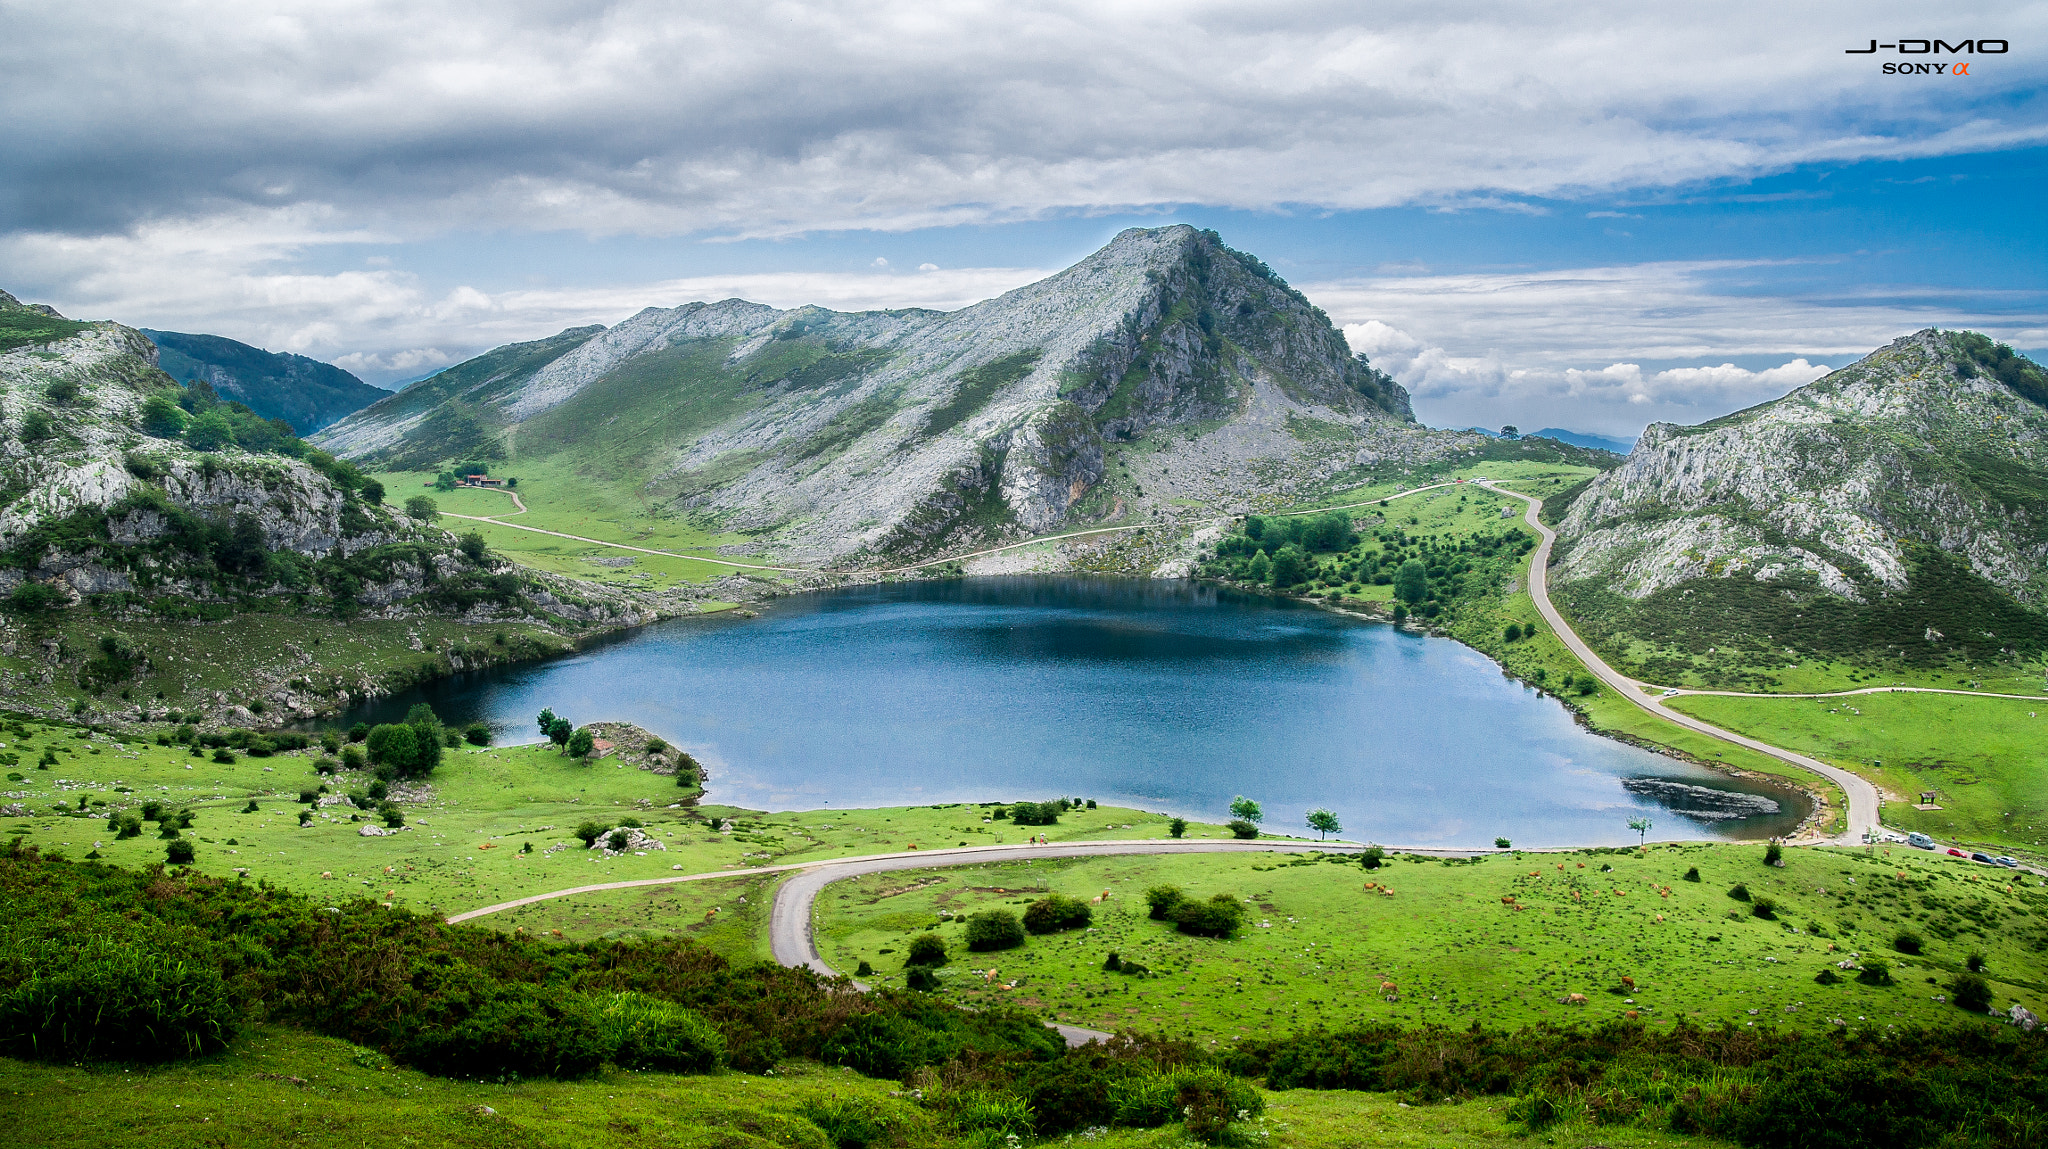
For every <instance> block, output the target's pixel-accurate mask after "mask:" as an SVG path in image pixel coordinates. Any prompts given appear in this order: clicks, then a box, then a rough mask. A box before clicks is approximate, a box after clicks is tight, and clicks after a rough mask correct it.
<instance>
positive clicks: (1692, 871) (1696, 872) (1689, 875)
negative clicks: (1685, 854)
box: [1685, 866, 1700, 882]
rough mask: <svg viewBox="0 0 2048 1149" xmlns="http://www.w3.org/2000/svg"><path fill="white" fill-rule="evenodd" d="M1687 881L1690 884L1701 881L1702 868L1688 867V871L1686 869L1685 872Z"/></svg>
mask: <svg viewBox="0 0 2048 1149" xmlns="http://www.w3.org/2000/svg"><path fill="white" fill-rule="evenodd" d="M1685 880H1686V881H1688V882H1697V881H1699V880H1700V868H1699V867H1698V866H1690V867H1687V869H1686V871H1685Z"/></svg>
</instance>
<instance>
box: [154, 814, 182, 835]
mask: <svg viewBox="0 0 2048 1149" xmlns="http://www.w3.org/2000/svg"><path fill="white" fill-rule="evenodd" d="M156 836H157V837H159V838H162V839H164V840H165V841H169V840H171V839H173V838H176V837H177V836H178V823H177V821H176V820H175V819H171V818H165V819H164V820H163V821H161V822H158V823H157V830H156Z"/></svg>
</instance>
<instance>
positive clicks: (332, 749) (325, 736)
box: [320, 730, 341, 754]
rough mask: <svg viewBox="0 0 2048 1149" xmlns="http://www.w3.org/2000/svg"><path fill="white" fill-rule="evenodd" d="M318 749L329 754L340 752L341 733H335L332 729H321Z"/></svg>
mask: <svg viewBox="0 0 2048 1149" xmlns="http://www.w3.org/2000/svg"><path fill="white" fill-rule="evenodd" d="M320 749H322V750H324V751H326V752H327V753H329V754H339V753H341V735H339V734H336V733H335V732H334V731H332V730H323V731H321V732H320Z"/></svg>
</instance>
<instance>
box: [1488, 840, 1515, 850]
mask: <svg viewBox="0 0 2048 1149" xmlns="http://www.w3.org/2000/svg"><path fill="white" fill-rule="evenodd" d="M1493 848H1494V849H1496V850H1512V849H1514V848H1515V844H1514V843H1513V842H1511V841H1509V840H1507V839H1506V838H1495V839H1494V840H1493Z"/></svg>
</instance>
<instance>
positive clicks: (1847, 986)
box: [815, 844, 2048, 1042]
mask: <svg viewBox="0 0 2048 1149" xmlns="http://www.w3.org/2000/svg"><path fill="white" fill-rule="evenodd" d="M1785 857H1786V863H1787V864H1786V865H1785V866H1784V867H1783V868H1778V867H1772V866H1768V865H1766V864H1764V850H1763V848H1762V847H1761V846H1754V845H1703V844H1701V845H1663V846H1654V847H1651V848H1650V849H1649V850H1647V851H1644V852H1638V851H1634V850H1615V851H1597V850H1596V851H1578V852H1573V853H1558V854H1539V853H1530V854H1513V855H1500V856H1493V857H1488V858H1485V859H1482V860H1478V861H1473V862H1446V861H1437V860H1423V859H1420V858H1417V857H1414V856H1406V857H1400V858H1395V859H1390V860H1389V861H1388V862H1387V863H1386V864H1385V865H1382V866H1381V867H1380V868H1379V869H1377V870H1370V871H1368V870H1366V869H1365V868H1364V867H1363V866H1362V865H1360V864H1359V863H1358V862H1357V861H1356V860H1353V859H1349V858H1345V857H1343V856H1340V855H1335V854H1329V855H1299V856H1291V857H1283V856H1276V855H1264V856H1261V855H1240V854H1221V855H1190V856H1178V857H1118V858H1099V859H1046V860H1041V861H1035V862H1029V863H1006V864H991V865H987V866H974V867H949V868H945V869H932V870H925V871H899V872H896V873H890V874H878V875H873V876H870V877H865V878H860V879H855V880H849V881H847V882H844V883H840V884H836V885H834V886H831V887H829V888H828V889H827V890H826V891H825V892H824V894H822V895H821V896H820V898H819V901H818V911H817V917H816V919H815V931H816V936H817V939H818V945H819V949H820V952H821V953H822V955H823V956H824V958H825V960H826V962H827V963H828V964H830V965H831V966H833V967H834V968H835V969H838V970H841V971H845V972H852V971H854V970H855V969H857V968H858V965H859V963H860V962H861V961H867V962H868V963H869V964H870V966H871V968H872V969H873V970H874V971H875V976H874V977H872V978H869V979H867V980H870V981H873V982H876V983H879V984H883V985H900V984H902V978H903V970H904V964H903V963H904V955H905V953H906V949H907V946H908V943H909V941H910V939H911V938H912V937H913V936H916V935H917V934H919V933H921V932H924V931H926V930H935V931H936V932H937V933H938V935H939V936H940V937H942V938H944V939H945V941H946V943H947V950H948V954H949V957H950V959H951V960H950V962H949V964H947V965H946V966H945V967H944V968H943V969H941V970H940V979H941V984H942V989H941V990H940V991H939V992H941V993H943V994H944V995H945V996H946V997H947V998H949V999H951V1000H954V1001H958V1002H961V1003H967V1004H972V1003H987V1002H993V1001H997V1000H1001V1001H1007V1002H1010V1003H1013V1004H1017V1005H1021V1006H1023V1007H1025V1008H1028V1009H1031V1010H1034V1011H1036V1012H1039V1013H1040V1014H1042V1015H1043V1016H1045V1017H1046V1018H1047V1019H1049V1020H1058V1021H1061V1022H1067V1023H1071V1024H1074V1025H1082V1026H1087V1027H1090V1028H1096V1029H1107V1030H1115V1029H1121V1028H1136V1029H1141V1030H1148V1031H1159V1032H1165V1033H1168V1034H1172V1035H1176V1036H1189V1037H1193V1038H1196V1039H1199V1040H1202V1041H1205V1042H1228V1041H1233V1040H1239V1039H1243V1038H1248V1037H1275V1036H1280V1035H1284V1034H1289V1033H1293V1032H1296V1031H1298V1030H1301V1029H1304V1028H1311V1027H1315V1026H1328V1027H1330V1028H1339V1027H1342V1026H1346V1025H1352V1024H1357V1023H1365V1022H1393V1023H1398V1024H1401V1025H1404V1026H1413V1025H1421V1024H1430V1023H1434V1024H1442V1025H1447V1026H1451V1027H1454V1028H1459V1029H1462V1028H1465V1027H1467V1026H1469V1025H1471V1024H1473V1023H1475V1022H1476V1023H1479V1024H1482V1025H1484V1026H1487V1027H1489V1028H1492V1027H1507V1028H1514V1027H1519V1026H1523V1025H1530V1024H1540V1023H1554V1024H1571V1023H1575V1022H1577V1023H1587V1024H1596V1023H1599V1022H1604V1021H1612V1020H1615V1019H1618V1018H1622V1017H1624V1016H1625V1015H1626V1014H1627V1013H1628V1012H1629V1011H1631V1010H1633V1011H1636V1012H1637V1013H1638V1014H1639V1016H1640V1018H1641V1020H1642V1021H1643V1022H1644V1023H1645V1024H1648V1025H1651V1026H1669V1025H1672V1024H1675V1023H1676V1022H1678V1021H1679V1020H1680V1019H1687V1020H1690V1021H1692V1022H1695V1023H1698V1024H1703V1025H1705V1024H1719V1023H1722V1022H1728V1023H1732V1024H1734V1025H1737V1026H1749V1025H1756V1026H1779V1027H1800V1028H1805V1027H1818V1026H1824V1025H1828V1024H1833V1023H1834V1021H1835V1019H1840V1020H1841V1021H1844V1022H1847V1023H1848V1024H1850V1025H1855V1026H1858V1027H1863V1026H1877V1027H1882V1026H1888V1025H1897V1026H1900V1027H1905V1026H1910V1025H1916V1024H1934V1023H1941V1022H1947V1023H1954V1022H1957V1021H1960V1020H1962V1019H1963V1018H1964V1017H1965V1015H1964V1014H1963V1013H1962V1012H1961V1011H1960V1010H1958V1009H1957V1008H1956V1007H1954V1006H1950V1005H1945V1004H1942V1003H1940V1002H1937V1001H1936V1000H1935V996H1936V995H1938V994H1943V993H1945V992H1946V988H1945V987H1946V983H1947V981H1948V980H1949V978H1950V977H1951V976H1953V975H1954V974H1955V973H1957V972H1959V971H1961V970H1962V969H1963V968H1964V964H1965V961H1966V959H1967V958H1968V956H1969V955H1970V954H1972V953H1981V954H1983V955H1985V957H1986V960H1987V965H1986V973H1985V976H1986V977H1987V978H1989V979H1991V980H1992V982H1993V990H1994V994H1995V1004H1996V1005H1997V1007H1998V1008H2000V1009H2004V1008H2006V1007H2007V1006H2009V1005H2010V1004H2011V1003H2012V1002H2013V1001H2015V1000H2017V1001H2021V1002H2024V1003H2025V1004H2026V1005H2027V1006H2028V1007H2029V1008H2034V1009H2038V1008H2039V1007H2041V1006H2043V1005H2048V957H2044V956H2043V954H2044V952H2048V890H2044V889H2043V886H2042V884H2041V883H2040V882H2039V881H2038V880H2035V879H2032V878H2028V879H2026V881H2027V884H2026V885H2023V886H2022V885H2017V884H2015V885H2013V886H2012V887H2011V888H2008V884H2007V883H2008V881H2009V880H2011V878H2012V875H2010V874H2009V873H2008V872H2006V871H1990V870H1987V869H1985V868H1983V867H1980V866H1976V865H1973V864H1971V863H1967V862H1962V861H1959V860H1955V859H1949V858H1943V857H1935V856H1931V855H1928V854H1923V853H1921V852H1919V851H1916V850H1908V849H1904V848H1899V849H1894V850H1891V851H1884V850H1869V851H1865V850H1862V849H1857V850H1853V851H1852V850H1846V849H1796V848H1795V849H1788V850H1787V851H1786V853H1785ZM1607 867H1612V869H1611V870H1609V869H1608V868H1607ZM1693 867H1697V869H1698V871H1699V874H1700V879H1701V880H1700V881H1698V882H1691V881H1687V880H1685V878H1684V875H1685V873H1686V871H1687V870H1688V869H1689V868H1693ZM1901 873H1903V874H1904V875H1905V877H1904V878H1900V877H1898V876H1897V875H1899V874H1901ZM1738 882H1741V883H1744V884H1745V885H1746V886H1747V888H1748V889H1749V891H1751V893H1752V895H1753V896H1754V897H1767V898H1771V899H1775V901H1776V903H1777V909H1776V910H1775V915H1776V916H1775V918H1774V919H1772V920H1765V919H1763V918H1759V917H1756V916H1754V907H1755V906H1756V905H1757V904H1758V903H1756V902H1754V901H1751V902H1743V901H1738V900H1736V899H1734V898H1732V897H1730V896H1729V893H1728V891H1729V890H1730V889H1731V888H1733V887H1734V886H1735V884H1736V883H1738ZM1161 884H1170V885H1175V886H1178V887H1180V888H1181V889H1182V890H1183V891H1184V892H1185V893H1187V894H1188V895H1189V896H1191V897H1197V898H1206V897H1208V896H1210V895H1213V894H1217V893H1229V894H1234V895H1236V896H1238V897H1239V898H1242V899H1243V900H1245V901H1246V902H1247V903H1248V904H1249V905H1250V907H1251V909H1252V911H1253V912H1252V917H1251V919H1250V921H1249V923H1248V924H1247V925H1246V927H1245V928H1243V929H1242V930H1240V931H1239V933H1238V935H1237V936H1236V937H1234V938H1231V939H1228V940H1217V939H1207V938H1194V937H1188V936H1185V935H1183V934H1180V933H1178V932H1177V931H1176V930H1175V929H1174V927H1173V926H1171V925H1170V924H1168V923H1163V922H1156V921H1152V920H1150V918H1149V916H1148V912H1147V908H1146V905H1145V902H1144V898H1143V894H1144V892H1145V890H1146V889H1147V888H1149V887H1152V886H1155V885H1161ZM1047 892H1054V893H1061V894H1065V895H1068V896H1070V897H1076V898H1083V899H1095V898H1100V897H1102V896H1103V895H1104V893H1105V892H1107V895H1108V897H1107V900H1105V901H1098V902H1097V903H1096V904H1095V906H1094V920H1093V922H1092V924H1091V925H1090V926H1089V927H1088V928H1086V929H1083V930H1073V931H1068V932H1064V933H1056V934H1050V935H1046V936H1041V937H1032V938H1029V939H1028V940H1027V941H1026V943H1025V944H1024V945H1023V946H1022V947H1021V948H1019V949H1014V950H1007V951H1001V952H995V953H971V952H969V951H968V950H967V949H966V946H965V943H964V941H963V934H964V930H965V926H964V924H963V923H964V920H965V918H966V917H967V916H968V915H970V914H973V913H976V912H978V911H981V910H984V909H990V908H1002V909H1007V910H1009V911H1011V912H1013V913H1017V914H1019V915H1020V916H1021V914H1022V912H1023V910H1024V908H1025V906H1026V905H1027V904H1028V903H1030V902H1031V901H1033V900H1035V899H1037V898H1039V897H1042V896H1044V895H1045V893H1047ZM1509 899H1512V902H1513V904H1512V905H1511V904H1509V901H1508V900H1509ZM1518 907H1519V908H1518ZM942 915H943V916H942ZM1903 928H1912V929H1914V930H1916V931H1918V932H1919V933H1920V934H1922V935H1923V937H1924V938H1925V941H1926V946H1925V949H1924V952H1923V953H1921V954H1920V955H1919V956H1908V955H1905V954H1902V953H1898V952H1894V948H1893V945H1892V939H1893V938H1894V936H1895V935H1896V934H1897V932H1898V931H1899V930H1900V929H1903ZM885 950H887V951H891V952H887V953H885V952H883V951H885ZM1112 951H1113V952H1115V953H1117V954H1118V955H1119V957H1120V959H1121V960H1122V961H1124V962H1132V961H1136V962H1138V963H1140V964H1142V965H1144V966H1146V967H1147V968H1148V969H1149V970H1150V971H1151V973H1150V974H1149V975H1146V976H1142V977H1133V976H1130V975H1128V974H1125V973H1114V972H1110V971H1108V970H1105V969H1104V968H1103V965H1104V962H1105V960H1106V959H1107V958H1108V956H1109V954H1110V953H1111V952H1112ZM1852 951H1853V952H1858V953H1861V954H1863V955H1864V956H1865V957H1867V958H1883V959H1886V960H1888V961H1890V962H1891V963H1892V974H1893V977H1894V978H1895V981H1896V984H1894V985H1891V986H1884V987H1878V986H1870V985H1864V984H1860V983H1858V982H1857V981H1855V980H1853V979H1854V977H1855V975H1854V974H1853V973H1849V974H1842V975H1840V976H1842V977H1843V978H1844V980H1843V981H1842V982H1841V983H1840V984H1836V985H1822V984H1818V983H1817V982H1816V981H1815V980H1814V979H1815V977H1816V975H1818V974H1819V973H1820V972H1821V971H1822V970H1823V969H1827V970H1830V971H1833V970H1835V968H1836V967H1835V963H1837V962H1840V961H1842V960H1844V959H1845V958H1847V957H1848V955H1849V953H1850V952H1852ZM990 970H993V971H995V972H994V974H993V975H992V976H991V975H989V974H988V973H987V971H990ZM1624 976H1628V977H1632V978H1634V979H1635V989H1634V990H1633V991H1632V992H1631V991H1627V990H1625V989H1624V988H1623V987H1622V983H1621V980H1620V979H1621V978H1622V977H1624ZM1383 982H1391V983H1392V984H1393V985H1394V986H1395V989H1394V990H1393V991H1392V992H1391V993H1383V992H1382V989H1381V986H1382V983H1383ZM1012 986H1014V988H1008V987H1012ZM1574 993H1578V994H1584V995H1585V996H1586V998H1587V999H1588V1000H1587V1004H1585V1005H1572V1004H1561V1003H1560V999H1563V998H1565V997H1567V996H1568V995H1570V994H1574ZM1390 997H1391V999H1392V1000H1389V998H1390Z"/></svg>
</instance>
